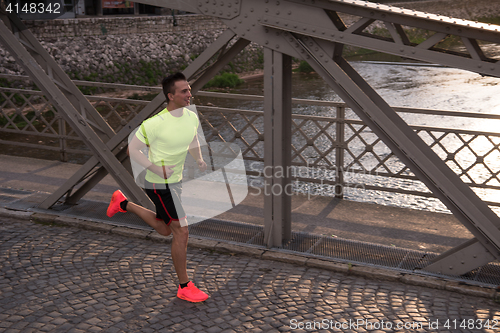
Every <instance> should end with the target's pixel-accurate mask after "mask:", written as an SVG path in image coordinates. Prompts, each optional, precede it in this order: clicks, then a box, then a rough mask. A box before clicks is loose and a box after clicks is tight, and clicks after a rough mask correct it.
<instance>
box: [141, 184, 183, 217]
mask: <svg viewBox="0 0 500 333" xmlns="http://www.w3.org/2000/svg"><path fill="white" fill-rule="evenodd" d="M146 194H147V195H148V197H149V198H150V199H151V200H152V201H153V203H154V204H155V206H156V218H157V219H160V220H163V221H165V223H166V224H167V225H169V224H170V223H171V222H172V221H179V220H182V219H185V218H186V213H185V212H184V209H183V208H182V204H181V194H182V183H180V182H179V183H173V184H153V183H149V184H148V186H146Z"/></svg>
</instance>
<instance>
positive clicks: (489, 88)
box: [199, 61, 500, 213]
mask: <svg viewBox="0 0 500 333" xmlns="http://www.w3.org/2000/svg"><path fill="white" fill-rule="evenodd" d="M351 64H352V66H353V67H354V68H355V69H356V70H357V71H358V72H359V73H360V74H361V76H362V77H363V78H364V79H365V80H366V81H367V82H368V83H369V84H370V85H371V86H372V87H373V88H374V89H375V90H376V91H377V92H378V93H379V94H380V95H381V96H382V97H383V98H384V99H385V101H386V102H387V103H388V104H389V105H391V106H393V107H411V108H424V109H435V110H449V111H463V112H477V113H484V114H500V79H498V78H492V77H482V76H481V75H478V74H475V73H471V72H467V71H463V70H459V69H453V68H445V67H439V66H422V65H415V64H405V63H382V62H355V61H354V62H351ZM292 81H293V88H292V94H293V97H294V98H302V99H313V100H327V101H336V102H342V100H341V99H340V98H339V97H338V96H337V95H336V94H335V92H334V91H333V90H332V89H331V88H330V87H329V86H328V85H327V84H325V83H324V81H323V80H322V79H321V78H320V77H319V76H318V75H317V74H314V73H311V74H303V73H294V74H293V79H292ZM231 92H234V93H242V94H252V95H262V94H263V82H262V80H255V81H250V82H248V83H245V84H244V85H243V86H241V87H240V88H238V89H235V90H232V91H231ZM199 102H201V104H203V101H202V100H200V101H199ZM211 103H213V104H215V105H217V106H221V107H229V108H241V109H247V110H262V109H263V105H262V103H261V102H251V101H237V100H222V99H220V100H219V99H216V100H213V99H211ZM292 112H293V113H297V114H305V115H316V116H330V117H333V116H335V109H334V108H329V107H317V106H306V105H294V107H293V110H292ZM346 115H347V117H348V118H351V119H356V118H357V117H356V116H355V115H354V114H353V113H352V112H350V111H349V110H348V111H347V113H346ZM401 117H402V118H403V119H404V120H406V121H407V123H409V124H410V125H422V126H434V127H436V126H437V127H445V128H461V129H468V130H474V131H484V132H496V133H500V120H484V119H470V118H461V117H445V116H429V115H421V114H420V115H416V114H401ZM495 140H496V139H495ZM493 144H496V145H497V147H496V150H497V152H495V153H493V154H489V157H488V158H489V159H490V161H489V162H491V159H492V158H494V159H496V160H495V161H494V162H495V163H493V164H494V166H495V167H497V169H496V172H498V171H499V170H500V153H499V152H498V144H499V142H494V143H493ZM491 145H492V143H485V146H484V147H485V148H484V149H486V150H488V149H490V148H489V146H491ZM476 148H477V147H476ZM477 149H478V150H479V152H480V151H481V148H480V147H479V148H477ZM473 158H475V157H474V156H473ZM490 164H491V163H490ZM483 171H484V170H483ZM471 172H472V173H473V172H476V173H478V174H477V175H476V176H477V177H478V178H481V177H486V176H487V175H486V174H485V175H481V172H482V171H481V170H478V171H474V170H472V171H471ZM488 174H489V173H488ZM353 177H355V178H356V177H357V179H352V181H354V182H356V183H360V182H367V183H371V184H375V185H377V184H378V185H385V186H391V187H402V188H406V189H416V190H422V191H426V187H425V185H423V184H422V183H420V182H412V181H401V180H391V179H382V177H371V178H370V177H369V179H368V178H367V179H362V176H360V175H357V176H353ZM360 177H361V178H360ZM347 180H348V181H349V179H347ZM255 184H257V183H255ZM304 186H305V187H304ZM308 186H309V185H307V186H306V185H302V186H301V185H297V188H296V189H297V190H299V191H302V192H307V193H312V194H323V195H331V194H332V193H333V192H332V191H333V190H332V189H331V188H327V187H322V188H318V187H317V186H316V187H314V189H313V190H312V191H311V187H310V186H309V187H308ZM497 192H500V191H477V193H478V194H479V195H480V197H482V198H483V199H485V200H488V201H497V202H500V193H497ZM344 197H345V198H346V199H349V200H356V201H363V202H372V203H378V204H385V205H393V206H398V207H407V208H416V209H422V210H430V211H437V212H447V211H448V210H447V209H446V207H444V205H442V204H441V202H440V201H438V200H436V199H432V198H423V197H417V196H409V195H403V194H393V193H387V192H381V191H366V190H363V189H346V191H345V192H344ZM494 210H495V211H496V212H497V213H499V212H500V211H499V210H498V209H496V208H495V209H494Z"/></svg>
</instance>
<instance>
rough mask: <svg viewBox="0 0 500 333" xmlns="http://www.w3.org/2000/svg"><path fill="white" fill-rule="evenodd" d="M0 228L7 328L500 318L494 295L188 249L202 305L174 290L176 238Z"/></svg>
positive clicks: (342, 328) (219, 327)
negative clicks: (160, 239)
mask: <svg viewBox="0 0 500 333" xmlns="http://www.w3.org/2000/svg"><path fill="white" fill-rule="evenodd" d="M0 230H1V231H0V242H1V243H0V332H282V331H292V332H313V331H314V332H327V331H339V332H365V331H371V332H378V331H386V332H395V331H399V332H431V331H432V332H436V331H440V332H447V331H451V332H471V331H476V332H479V331H484V332H494V331H495V329H497V328H500V323H498V324H497V320H500V305H499V304H496V303H494V302H493V301H490V300H487V299H485V298H479V297H471V296H465V295H462V294H458V293H453V292H448V291H443V290H436V289H428V288H424V287H416V286H409V285H405V284H401V283H394V282H385V281H377V280H369V279H364V278H361V277H356V276H350V275H343V274H340V273H333V272H331V271H327V270H322V269H317V268H308V267H300V266H296V265H292V264H287V263H280V262H273V261H268V260H259V259H257V258H251V257H245V256H231V255H227V254H221V253H215V252H210V251H206V250H199V249H192V248H190V249H189V251H188V269H189V273H190V275H191V276H193V277H194V281H195V283H196V284H197V286H198V287H200V288H201V289H203V290H205V291H207V292H208V293H209V294H210V295H211V297H210V298H209V299H208V300H207V301H206V302H204V303H198V304H192V303H188V302H186V301H182V300H180V299H177V298H176V297H175V295H176V289H177V286H176V277H175V272H174V270H173V268H172V264H171V260H170V246H169V245H168V244H164V243H157V242H153V241H150V240H141V239H136V238H127V237H123V236H120V235H116V234H106V233H100V232H97V231H89V230H80V229H76V228H69V227H60V226H50V225H41V224H35V223H32V222H29V221H21V220H17V219H15V218H0ZM447 323H448V326H447V325H446V324H447ZM404 326H406V328H405V327H404ZM480 326H482V328H480ZM391 327H392V328H391ZM455 327H456V328H457V329H454V328H455ZM301 328H302V329H301Z"/></svg>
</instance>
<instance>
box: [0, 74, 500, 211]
mask: <svg viewBox="0 0 500 333" xmlns="http://www.w3.org/2000/svg"><path fill="white" fill-rule="evenodd" d="M0 78H9V76H7V75H0ZM10 78H17V79H19V78H22V77H19V76H16V77H10ZM75 84H77V85H79V86H93V87H100V88H113V89H133V90H138V91H144V92H147V91H149V92H158V93H160V92H161V89H160V88H155V87H141V86H129V85H122V84H105V83H95V82H84V81H75ZM197 96H204V97H210V98H225V99H238V100H239V101H255V102H261V101H263V97H262V96H255V95H234V94H226V93H215V92H203V91H202V92H198V93H197ZM87 98H88V100H89V101H90V102H91V104H92V105H94V107H95V108H96V109H97V110H98V111H99V113H100V114H101V115H102V116H103V118H104V119H105V120H106V121H107V122H108V123H109V124H110V126H111V127H112V128H113V129H114V130H115V131H119V130H120V129H121V128H122V127H123V126H125V125H126V124H127V123H128V122H129V121H130V120H131V119H132V118H133V117H135V115H136V114H137V113H138V112H140V111H141V109H142V108H143V107H144V106H145V105H146V104H147V103H148V101H141V100H132V99H123V98H111V97H103V96H87ZM293 103H294V104H301V105H307V106H316V107H318V108H325V107H326V108H327V109H328V110H329V112H330V113H334V116H311V115H302V114H293V116H292V147H291V149H292V169H291V170H288V171H290V172H292V174H291V176H292V179H293V180H294V182H295V184H296V186H295V189H296V190H297V189H298V190H300V188H301V186H300V184H304V183H308V184H313V186H316V192H315V193H318V191H319V193H320V194H322V193H323V194H324V193H326V192H324V191H322V190H321V188H323V187H327V188H328V189H329V190H328V191H329V192H328V193H327V194H328V195H335V196H337V197H342V196H343V194H344V193H345V190H346V189H349V188H351V189H352V188H362V189H364V190H375V191H383V192H395V193H402V194H409V195H417V196H423V197H433V194H432V193H431V192H429V191H428V190H427V188H426V187H425V186H423V185H422V184H421V183H420V182H419V181H418V179H417V178H416V177H415V176H414V174H413V173H412V172H411V171H410V170H409V169H408V168H407V167H406V165H404V164H403V163H401V162H400V161H399V159H398V158H397V157H396V156H395V155H394V154H393V153H392V152H391V151H390V150H389V148H387V146H385V144H383V142H382V141H381V140H380V139H379V138H378V137H376V136H375V135H374V134H373V133H372V132H371V130H370V129H369V128H368V127H367V126H366V125H365V124H364V123H363V122H362V121H360V120H359V119H356V117H355V115H354V114H353V113H352V112H350V110H349V109H348V108H347V106H346V105H345V104H344V103H335V102H329V101H317V100H303V99H293ZM261 109H262V108H261ZM197 110H198V112H199V116H200V122H201V124H202V126H203V129H204V133H205V137H206V140H207V142H211V141H221V142H233V143H236V144H238V145H239V146H240V147H241V149H242V154H243V157H244V159H245V160H246V162H247V165H248V168H247V174H248V175H249V176H250V177H253V178H254V179H258V178H259V176H262V175H263V161H264V144H263V141H264V122H263V121H264V117H263V111H255V110H244V109H236V108H222V107H215V106H204V105H197ZM395 110H396V111H397V112H398V113H400V114H401V115H402V116H404V115H405V114H414V115H419V116H420V115H422V116H423V115H427V116H436V117H455V118H456V117H461V118H463V119H465V120H466V122H469V121H470V120H473V119H483V120H487V121H494V120H500V115H492V114H481V113H471V112H457V111H442V110H426V109H411V108H395ZM411 127H412V129H413V130H415V131H416V132H417V133H418V134H419V135H420V137H421V138H422V139H423V140H424V141H425V142H426V143H428V144H429V146H430V147H431V148H432V149H433V150H434V151H435V152H436V153H437V154H438V155H439V156H440V157H441V158H442V159H443V160H444V161H445V162H446V163H447V164H448V165H449V166H450V167H451V168H452V170H454V171H455V172H456V173H457V174H458V175H459V176H460V177H461V178H462V180H463V181H464V182H465V183H467V184H468V185H469V186H471V188H473V189H474V190H475V191H476V192H477V193H478V195H480V196H481V197H482V198H483V200H484V201H486V202H487V203H488V204H489V205H492V206H498V207H500V195H497V194H492V193H496V192H495V191H499V190H500V148H499V146H500V133H496V132H494V131H493V132H485V131H477V130H470V129H460V128H446V127H437V126H422V125H414V126H411ZM0 144H7V145H15V146H20V147H27V148H30V149H36V150H47V151H52V152H58V153H59V155H60V157H59V158H60V159H61V160H62V161H66V160H67V159H68V154H80V155H91V152H90V150H88V149H87V148H86V147H85V146H84V145H83V143H82V141H81V140H80V139H79V138H78V136H77V135H76V133H75V132H74V131H73V130H72V129H71V128H70V127H69V126H67V124H66V123H65V122H64V120H63V119H62V118H60V117H59V116H58V115H57V113H56V112H55V111H54V109H53V108H52V106H51V105H50V103H49V102H48V101H47V100H46V99H45V97H44V96H43V95H42V94H41V92H39V91H36V90H27V89H14V88H0ZM498 193H500V192H498ZM495 197H496V198H495Z"/></svg>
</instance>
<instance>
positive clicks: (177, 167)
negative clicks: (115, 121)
mask: <svg viewBox="0 0 500 333" xmlns="http://www.w3.org/2000/svg"><path fill="white" fill-rule="evenodd" d="M162 86H163V93H164V94H165V97H166V98H167V108H166V109H164V110H163V111H161V112H160V113H158V114H157V115H156V116H153V117H151V118H149V119H147V120H145V121H144V122H143V123H142V124H141V126H140V128H139V129H138V130H137V132H136V134H135V136H133V138H132V139H131V140H130V143H129V155H130V157H131V159H132V160H134V161H135V162H137V163H138V164H140V165H141V166H142V167H144V168H145V169H146V170H147V171H146V179H145V181H146V186H145V190H146V193H147V195H148V196H149V198H150V199H151V200H152V201H153V203H154V204H155V207H156V213H155V212H152V211H150V210H148V209H146V208H144V207H142V206H139V205H137V204H134V203H132V202H129V201H128V200H127V198H126V197H125V196H124V195H123V193H122V192H121V191H119V190H118V191H115V193H113V196H112V198H111V202H110V204H109V207H108V210H107V215H108V216H109V217H111V216H113V215H114V214H116V213H117V212H131V213H134V214H136V215H137V216H139V217H140V218H141V219H143V220H144V222H146V223H147V224H148V225H150V226H151V227H153V228H154V229H155V230H156V231H157V232H158V233H159V234H161V235H164V236H168V235H170V234H172V251H171V252H172V261H173V264H174V268H175V272H176V273H177V277H178V279H179V289H178V291H177V297H179V298H181V299H184V300H187V301H190V302H202V301H204V300H206V299H207V298H208V295H207V294H206V293H204V292H203V291H201V290H199V289H198V288H197V287H196V286H195V285H194V283H193V282H191V281H190V280H189V277H188V274H187V262H186V260H187V259H186V253H187V243H188V236H189V234H188V223H187V219H186V214H185V212H184V210H183V209H182V205H181V204H180V197H181V191H182V183H181V180H182V170H183V168H184V162H185V158H186V155H187V152H188V151H189V153H190V154H191V155H192V156H193V158H194V159H195V160H196V162H197V164H198V167H199V169H200V171H202V172H203V171H205V170H206V168H207V165H206V163H205V162H204V160H203V157H202V154H201V149H200V144H199V141H198V136H197V129H198V125H199V120H198V117H197V116H196V114H195V113H194V112H192V111H190V110H189V109H187V108H185V107H186V106H188V105H190V98H191V87H190V86H189V83H188V82H187V80H186V77H185V76H184V74H182V73H176V74H173V75H170V76H169V77H167V78H165V79H163V82H162ZM146 147H147V148H148V149H149V151H148V156H146V155H145V154H144V153H143V151H144V149H145V148H146Z"/></svg>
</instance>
